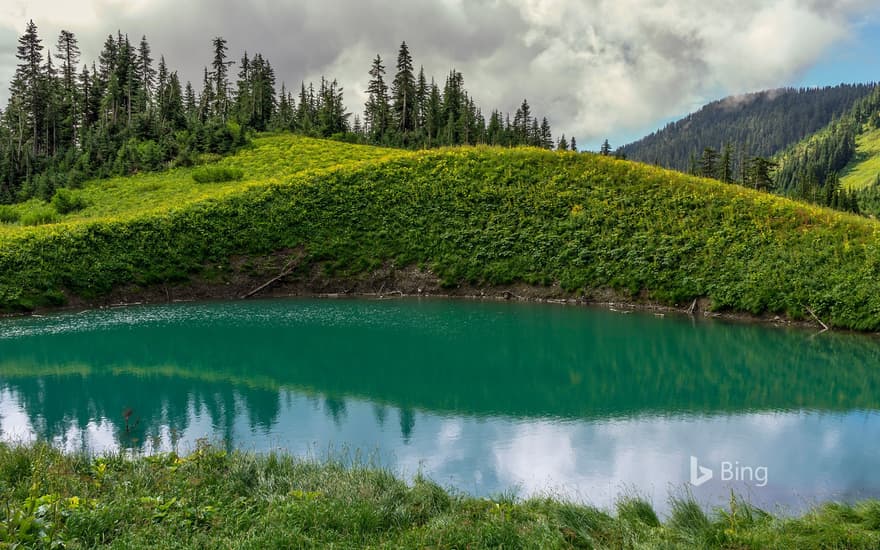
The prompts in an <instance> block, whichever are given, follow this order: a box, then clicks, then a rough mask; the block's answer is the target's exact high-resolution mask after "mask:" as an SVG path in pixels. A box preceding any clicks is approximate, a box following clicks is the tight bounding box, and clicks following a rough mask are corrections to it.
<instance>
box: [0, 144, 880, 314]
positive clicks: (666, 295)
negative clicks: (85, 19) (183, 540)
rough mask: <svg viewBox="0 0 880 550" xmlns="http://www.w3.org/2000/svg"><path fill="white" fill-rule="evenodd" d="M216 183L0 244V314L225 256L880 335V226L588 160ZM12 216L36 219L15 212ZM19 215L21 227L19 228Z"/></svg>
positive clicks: (107, 203) (389, 166)
mask: <svg viewBox="0 0 880 550" xmlns="http://www.w3.org/2000/svg"><path fill="white" fill-rule="evenodd" d="M220 165H221V166H226V167H230V168H236V169H240V170H242V171H243V173H244V179H243V181H240V182H229V183H220V184H211V183H206V184H197V183H195V182H194V181H193V180H192V178H191V174H190V172H189V171H187V170H179V171H174V172H170V173H167V174H161V175H145V176H136V177H131V178H124V179H117V180H111V181H109V182H107V181H105V182H95V183H91V184H88V185H87V186H86V187H85V188H84V189H83V190H81V191H77V192H76V193H78V194H80V195H81V197H82V199H83V200H84V201H85V203H86V208H85V209H83V210H81V211H79V212H74V213H71V214H67V215H64V216H61V215H58V217H57V220H58V221H57V222H56V223H51V224H47V225H41V226H36V227H27V226H23V225H21V223H20V222H19V223H13V224H6V225H5V226H0V227H2V229H0V305H2V307H4V308H6V309H27V308H30V307H33V306H35V305H37V304H41V303H50V304H51V303H60V302H63V301H64V299H65V294H68V293H74V294H78V295H81V296H86V297H88V296H96V295H100V294H102V293H106V292H108V291H109V290H111V289H112V288H114V287H116V286H118V285H122V284H126V283H134V284H139V285H148V284H154V283H158V282H163V281H169V280H181V279H185V278H186V277H188V276H189V274H191V273H193V272H195V271H198V270H200V269H202V268H203V267H204V266H205V265H206V264H208V263H212V262H215V263H216V262H221V263H222V262H224V261H226V260H228V258H229V257H230V256H231V255H234V254H262V253H267V252H270V251H273V250H279V249H286V248H294V247H302V249H303V250H304V251H305V252H306V259H307V260H308V263H309V264H314V263H318V262H319V263H321V264H322V265H324V267H325V269H326V271H327V272H328V273H332V274H336V275H357V274H362V273H366V272H369V271H371V270H373V269H375V268H377V267H378V266H380V265H382V264H384V263H387V262H394V263H395V265H398V266H406V265H421V266H424V267H428V268H430V269H431V270H433V272H434V273H436V274H437V275H438V276H439V277H440V278H441V279H442V280H443V281H444V282H445V283H446V284H449V285H455V284H459V283H473V284H490V285H492V284H494V285H504V284H508V283H511V282H514V281H521V282H525V283H529V284H535V285H548V284H552V283H559V284H560V285H561V286H562V287H563V288H564V289H566V290H569V291H572V292H580V291H585V290H586V291H589V290H591V289H597V288H607V287H613V288H615V289H618V290H621V291H623V292H629V293H632V294H633V295H638V294H647V296H649V297H651V298H653V299H656V300H661V301H664V302H668V303H676V302H678V303H683V302H688V301H690V300H691V299H693V298H695V297H700V296H706V297H709V298H710V300H711V303H712V305H713V307H714V308H716V309H730V310H737V311H748V312H752V313H762V312H777V313H788V314H790V315H792V316H794V317H803V316H805V315H806V313H805V312H806V308H812V309H813V310H814V311H815V312H816V313H817V314H818V315H819V316H820V317H822V318H823V320H825V321H826V322H833V323H834V324H835V325H837V326H840V327H850V328H857V329H878V328H880V293H878V292H877V290H878V284H877V283H876V282H875V281H876V277H877V275H878V272H880V247H878V244H880V241H878V235H880V233H878V230H880V225H878V224H877V223H876V222H873V221H871V220H867V219H862V218H859V217H856V216H850V215H846V214H841V213H835V212H833V211H831V210H828V209H824V208H818V207H812V206H807V205H803V204H799V203H795V202H792V201H789V200H786V199H782V198H778V197H774V196H770V195H766V194H762V193H758V192H753V191H750V190H747V189H744V188H741V187H738V186H731V185H726V184H723V183H720V182H716V181H711V180H702V179H697V178H691V177H688V176H684V175H681V174H678V173H674V172H669V171H665V170H662V169H658V168H653V167H649V166H645V165H640V164H635V163H630V162H624V161H616V160H613V159H610V158H605V157H599V156H595V155H590V154H575V153H554V152H548V151H542V150H537V149H512V150H502V149H492V148H463V149H447V150H439V151H426V152H403V151H389V150H383V149H374V148H369V147H357V146H351V145H347V144H343V143H336V142H323V141H317V140H310V139H305V138H297V137H292V136H270V137H265V138H262V139H258V140H256V143H255V146H254V147H253V148H252V149H250V150H248V151H244V152H242V153H240V154H238V155H236V156H234V157H230V158H227V159H224V160H222V161H221V162H220ZM21 208H25V209H27V208H31V209H32V208H35V207H34V205H27V206H23V207H21ZM24 214H26V212H25V213H24Z"/></svg>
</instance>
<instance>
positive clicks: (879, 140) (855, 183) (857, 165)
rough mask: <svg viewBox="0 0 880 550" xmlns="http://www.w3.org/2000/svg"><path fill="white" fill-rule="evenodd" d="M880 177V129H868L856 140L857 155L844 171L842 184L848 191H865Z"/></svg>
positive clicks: (841, 179)
mask: <svg viewBox="0 0 880 550" xmlns="http://www.w3.org/2000/svg"><path fill="white" fill-rule="evenodd" d="M878 177H880V128H867V129H866V130H865V131H864V132H862V133H861V134H859V136H858V137H857V138H856V155H855V158H854V159H853V160H852V161H850V163H849V164H848V165H847V167H846V168H844V169H843V172H842V173H841V177H840V184H841V185H842V186H843V187H844V188H846V189H856V190H858V189H864V188H866V187H869V186H871V185H873V184H874V183H876V182H877V178H878Z"/></svg>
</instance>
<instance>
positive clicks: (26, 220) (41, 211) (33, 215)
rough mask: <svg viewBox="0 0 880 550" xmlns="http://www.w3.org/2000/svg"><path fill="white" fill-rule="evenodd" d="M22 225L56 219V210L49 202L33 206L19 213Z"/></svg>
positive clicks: (51, 221)
mask: <svg viewBox="0 0 880 550" xmlns="http://www.w3.org/2000/svg"><path fill="white" fill-rule="evenodd" d="M20 221H21V224H22V225H45V224H47V223H54V222H56V221H58V212H57V211H56V210H55V208H53V207H52V205H50V204H46V205H39V206H33V207H31V208H30V209H29V210H27V211H25V213H24V214H22V215H21V220H20Z"/></svg>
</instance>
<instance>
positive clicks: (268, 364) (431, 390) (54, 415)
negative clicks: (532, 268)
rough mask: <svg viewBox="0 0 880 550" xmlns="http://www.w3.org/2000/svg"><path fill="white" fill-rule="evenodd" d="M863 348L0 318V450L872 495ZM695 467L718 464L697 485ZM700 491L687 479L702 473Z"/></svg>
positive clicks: (615, 318) (777, 341)
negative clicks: (204, 443)
mask: <svg viewBox="0 0 880 550" xmlns="http://www.w3.org/2000/svg"><path fill="white" fill-rule="evenodd" d="M878 411H880V346H878V341H877V339H875V338H874V337H871V336H865V335H849V334H829V333H825V334H821V335H816V334H814V333H811V332H808V331H803V330H783V329H776V328H768V327H761V326H754V325H737V324H726V323H717V322H705V321H701V322H694V321H692V320H690V319H688V318H686V317H681V318H680V317H666V318H658V317H655V316H653V315H650V314H635V313H634V314H630V315H624V314H620V313H616V312H611V311H605V310H599V309H589V308H582V307H570V306H555V305H535V304H532V305H523V304H509V303H481V302H471V301H454V300H421V301H419V300H383V301H367V300H285V301H257V302H232V303H206V304H176V305H168V306H150V307H130V308H121V309H113V310H102V311H91V312H84V313H81V314H64V315H53V316H48V317H43V318H21V319H7V320H2V321H0V439H3V440H7V441H27V440H32V439H35V438H40V439H45V440H50V441H52V442H53V443H54V444H56V445H58V446H59V447H62V448H65V449H71V450H74V449H85V450H88V451H91V452H106V451H111V450H120V449H137V450H141V451H144V452H156V451H167V450H171V449H176V450H178V451H180V452H185V451H186V450H188V449H191V448H193V447H194V446H195V445H196V442H197V441H198V440H199V439H202V438H206V439H208V440H209V441H213V442H219V444H221V445H227V446H228V447H230V448H242V449H248V450H257V451H262V450H268V449H278V448H283V449H287V450H289V451H291V452H293V453H296V454H301V455H306V456H311V457H315V458H322V457H326V456H327V455H333V456H336V457H339V456H345V457H348V458H350V459H353V460H354V459H358V460H368V461H372V462H375V463H379V464H382V465H385V466H389V467H391V468H393V469H394V470H395V471H396V472H397V473H399V474H401V475H404V476H411V475H414V474H415V473H417V472H418V471H420V470H421V471H422V472H424V473H425V474H427V475H429V476H430V477H432V478H433V479H435V480H436V481H438V482H439V483H441V484H442V485H445V486H448V487H454V488H456V489H459V490H462V491H466V492H468V493H472V494H476V495H493V494H498V493H501V492H510V491H511V490H515V491H516V492H517V493H518V494H519V495H520V496H530V495H536V494H548V493H549V494H552V495H555V496H563V497H566V498H570V499H574V500H577V501H580V502H587V503H592V504H597V505H600V506H607V505H610V504H611V503H613V501H614V499H615V498H617V497H618V496H620V495H621V493H628V494H631V493H634V492H635V493H638V494H640V495H642V496H644V497H646V498H648V499H649V500H651V501H652V502H653V503H654V504H655V506H656V507H657V508H658V509H660V510H663V509H665V507H666V501H667V498H668V497H669V495H670V494H680V493H682V492H684V491H690V492H691V493H693V495H694V496H695V497H696V498H697V499H698V500H700V501H701V502H703V503H705V504H707V505H714V504H723V503H725V502H726V501H727V500H728V499H729V495H730V490H731V489H732V490H734V491H735V492H737V493H740V494H743V495H745V496H747V497H748V498H749V499H750V500H752V501H753V502H754V503H756V504H758V505H761V506H765V507H771V508H772V507H774V506H776V505H781V506H783V507H785V508H786V509H790V510H794V511H796V510H799V509H802V508H804V507H805V506H808V505H810V504H811V503H813V502H816V501H823V500H827V499H841V500H856V499H861V498H866V497H880V474H878V472H880V454H878V452H877V451H878V444H877V442H878V441H880V414H878ZM691 457H695V459H696V461H697V466H696V470H695V473H697V474H699V473H700V470H699V467H700V466H702V467H706V468H709V469H711V470H712V473H713V477H712V479H711V480H709V481H706V482H705V483H703V484H701V485H700V486H694V485H693V484H691V483H690V482H691V479H690V474H691V471H690V470H691ZM697 481H699V480H698V479H697Z"/></svg>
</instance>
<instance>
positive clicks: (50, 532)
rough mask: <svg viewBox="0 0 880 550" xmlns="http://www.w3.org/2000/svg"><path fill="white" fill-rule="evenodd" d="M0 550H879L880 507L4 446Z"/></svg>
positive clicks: (237, 455) (276, 461)
mask: <svg viewBox="0 0 880 550" xmlns="http://www.w3.org/2000/svg"><path fill="white" fill-rule="evenodd" d="M0 499H2V501H3V503H4V505H3V506H0V547H10V548H17V547H26V548H69V549H76V548H126V549H138V548H150V549H152V548H260V549H264V548H319V547H320V548H327V547H333V548H380V547H381V548H614V549H620V548H658V547H662V548H671V549H674V548H688V549H692V548H731V549H732V548H737V549H750V548H756V549H757V548H780V549H785V548H792V549H804V550H808V549H813V548H816V549H818V548H848V549H861V548H877V546H878V545H880V502H877V501H866V502H862V503H860V504H857V505H845V504H836V503H829V504H825V505H823V506H820V507H817V508H815V509H813V510H812V511H810V512H808V513H806V514H804V515H803V516H801V517H796V518H794V517H775V516H773V515H771V514H768V513H766V512H764V511H762V510H759V509H757V508H755V507H753V506H750V505H749V504H747V503H746V502H744V501H742V500H740V499H737V498H734V497H731V501H730V504H729V506H728V507H726V508H723V509H718V510H715V511H712V512H710V513H706V512H705V511H704V510H703V508H702V507H701V506H700V505H699V504H697V503H696V502H694V501H693V500H690V499H689V498H687V497H685V498H673V499H672V500H671V513H670V515H669V517H668V518H663V519H662V520H661V518H658V515H657V513H656V512H655V511H654V509H653V507H652V506H651V504H650V503H648V502H645V501H644V500H641V499H639V498H636V497H633V496H624V497H621V498H620V500H619V501H618V502H617V504H616V506H615V509H614V510H602V509H598V508H594V507H590V506H582V505H577V504H571V503H566V502H563V501H559V500H554V499H552V498H532V499H529V500H521V499H517V498H514V497H512V496H500V497H497V498H494V499H481V498H473V497H468V496H464V495H461V494H455V493H450V492H449V491H447V490H445V489H443V488H442V487H440V486H438V485H437V484H436V483H434V482H432V481H431V480H429V479H426V478H424V477H422V476H420V475H417V476H416V477H415V479H414V480H413V481H412V482H410V483H407V482H404V481H402V480H401V479H400V478H398V477H395V475H394V474H393V473H392V472H389V471H387V470H383V469H379V468H376V467H371V466H369V465H364V464H362V463H358V462H354V463H352V462H351V461H348V462H344V461H341V460H338V459H337V460H328V461H324V462H318V461H314V460H312V461H308V460H302V459H297V458H293V457H291V456H289V455H285V454H278V453H271V454H267V455H254V454H248V453H241V452H234V453H226V452H225V451H222V450H219V449H217V448H214V447H211V446H210V445H207V444H203V445H200V446H199V448H198V449H196V450H195V451H194V452H192V453H190V454H189V455H186V456H180V455H177V454H175V453H169V454H161V455H156V456H138V457H133V458H132V457H126V456H124V455H119V454H117V455H107V456H100V457H89V456H86V455H83V454H67V455H65V454H62V453H60V452H59V451H57V450H55V449H52V448H51V447H49V446H47V445H42V444H36V445H30V446H23V447H22V446H9V445H6V444H0Z"/></svg>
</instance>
